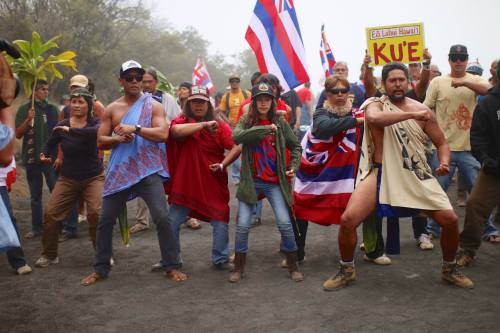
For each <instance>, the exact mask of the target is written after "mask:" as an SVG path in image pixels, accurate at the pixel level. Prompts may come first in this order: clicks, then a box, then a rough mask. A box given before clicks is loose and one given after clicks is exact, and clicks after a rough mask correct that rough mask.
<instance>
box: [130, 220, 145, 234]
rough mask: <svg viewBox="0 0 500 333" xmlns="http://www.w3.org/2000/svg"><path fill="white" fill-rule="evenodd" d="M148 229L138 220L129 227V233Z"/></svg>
mask: <svg viewBox="0 0 500 333" xmlns="http://www.w3.org/2000/svg"><path fill="white" fill-rule="evenodd" d="M148 229H149V226H147V225H145V224H142V223H139V222H138V223H136V224H134V225H133V226H132V227H131V228H130V234H136V233H138V232H141V231H144V230H148Z"/></svg>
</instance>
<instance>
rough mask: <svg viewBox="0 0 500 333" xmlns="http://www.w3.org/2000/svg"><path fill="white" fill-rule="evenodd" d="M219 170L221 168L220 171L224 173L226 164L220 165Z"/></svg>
mask: <svg viewBox="0 0 500 333" xmlns="http://www.w3.org/2000/svg"><path fill="white" fill-rule="evenodd" d="M219 168H220V171H224V164H222V163H219Z"/></svg>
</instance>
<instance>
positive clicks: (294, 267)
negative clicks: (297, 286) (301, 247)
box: [285, 251, 304, 282]
mask: <svg viewBox="0 0 500 333" xmlns="http://www.w3.org/2000/svg"><path fill="white" fill-rule="evenodd" d="M285 255H286V264H287V268H288V272H289V273H290V278H291V279H292V280H293V281H295V282H300V281H304V275H303V274H302V273H301V272H300V271H299V264H298V262H299V259H298V257H297V251H294V252H286V253H285Z"/></svg>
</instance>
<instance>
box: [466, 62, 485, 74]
mask: <svg viewBox="0 0 500 333" xmlns="http://www.w3.org/2000/svg"><path fill="white" fill-rule="evenodd" d="M465 71H466V72H467V73H470V74H475V75H479V76H481V75H483V66H481V64H480V63H479V61H473V62H469V63H468V64H467V68H466V69H465Z"/></svg>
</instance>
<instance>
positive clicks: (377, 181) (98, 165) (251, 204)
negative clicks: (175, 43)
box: [9, 45, 500, 291]
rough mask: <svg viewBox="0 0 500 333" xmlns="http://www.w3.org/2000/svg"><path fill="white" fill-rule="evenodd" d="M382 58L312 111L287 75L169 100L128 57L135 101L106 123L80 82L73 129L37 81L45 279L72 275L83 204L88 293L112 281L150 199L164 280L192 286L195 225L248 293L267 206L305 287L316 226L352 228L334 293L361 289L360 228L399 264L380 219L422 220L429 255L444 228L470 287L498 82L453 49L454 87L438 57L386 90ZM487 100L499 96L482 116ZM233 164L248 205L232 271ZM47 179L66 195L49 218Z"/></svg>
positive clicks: (331, 81) (417, 223)
mask: <svg viewBox="0 0 500 333" xmlns="http://www.w3.org/2000/svg"><path fill="white" fill-rule="evenodd" d="M370 60H371V59H370V56H369V55H367V56H366V57H365V60H364V63H363V66H362V74H361V82H359V83H350V82H349V81H348V80H347V76H348V67H347V64H345V63H343V62H339V63H337V64H336V66H335V75H334V76H331V77H329V78H327V80H326V82H325V85H324V91H323V92H322V95H321V96H320V99H319V102H318V105H317V107H316V110H315V111H314V112H313V108H312V94H311V93H310V91H308V87H306V88H304V89H302V90H300V91H299V92H297V93H296V92H295V91H293V90H292V91H291V92H288V93H287V94H285V95H282V88H281V86H280V83H279V80H278V79H277V78H276V76H274V75H273V74H261V73H256V74H255V75H254V76H253V77H252V82H251V83H252V89H251V91H242V90H241V89H240V88H239V83H240V82H239V77H237V76H231V77H230V79H229V82H230V85H231V91H230V92H228V93H227V94H226V95H225V96H223V97H222V99H221V100H220V104H219V105H218V106H217V107H215V106H214V105H213V102H212V100H211V97H210V96H209V93H208V90H207V89H206V88H205V87H202V86H192V85H190V84H188V83H184V84H181V86H180V87H179V93H178V100H177V101H176V100H175V99H174V98H173V97H171V96H170V95H168V94H163V93H161V92H157V91H156V89H155V82H156V81H157V79H156V74H155V72H154V71H152V70H150V69H148V70H145V69H143V68H142V66H141V65H140V64H139V63H138V62H136V61H134V60H129V61H127V62H125V63H123V64H122V66H121V67H120V71H119V82H120V85H121V87H122V88H123V93H124V94H123V96H122V97H120V98H119V99H118V100H116V101H114V102H113V103H111V104H110V105H108V106H107V108H105V109H102V110H101V112H98V111H96V110H97V108H98V107H97V105H98V102H97V101H96V98H95V96H94V94H93V92H92V91H89V89H88V84H87V85H86V86H85V82H84V80H83V81H82V80H81V78H80V80H75V82H77V83H82V84H81V85H80V86H76V87H71V94H70V99H69V112H68V114H67V115H66V117H65V118H64V120H61V121H59V116H58V111H57V109H55V108H54V107H52V106H51V105H50V104H48V103H46V102H45V101H46V98H47V94H48V85H47V83H46V82H39V83H38V85H37V87H36V88H35V96H37V101H38V102H36V103H38V104H36V107H35V108H29V106H28V105H27V106H23V107H22V108H21V109H20V110H19V111H18V114H17V116H16V136H17V137H18V138H23V152H22V156H23V164H24V165H25V167H26V170H27V177H28V182H29V184H30V192H31V198H32V199H31V201H32V214H33V216H32V221H33V230H32V231H31V234H29V235H28V237H34V236H37V235H38V234H42V244H43V251H42V255H41V257H40V258H39V259H38V260H37V261H36V266H38V267H47V266H49V265H51V264H57V263H58V262H59V256H58V237H59V231H60V229H61V228H62V224H63V222H64V220H65V219H68V218H69V217H70V216H71V215H72V214H73V213H72V212H75V211H76V212H77V211H78V209H79V207H80V206H82V205H81V204H80V201H81V200H83V202H84V205H83V206H84V207H85V209H86V220H87V222H88V224H89V234H90V238H91V240H92V244H93V246H94V248H95V253H96V255H95V261H94V271H93V272H92V273H91V274H90V275H88V276H87V277H85V278H84V279H83V280H82V282H81V283H82V285H85V286H89V285H92V284H94V283H96V282H98V281H100V280H102V279H105V278H107V277H108V274H109V272H110V270H111V266H112V265H113V258H112V234H113V233H112V231H113V227H114V224H115V223H116V221H117V219H118V218H119V216H120V215H122V213H123V211H124V210H125V209H126V203H127V201H129V200H131V199H133V198H135V197H140V198H141V199H142V200H143V201H144V203H145V206H147V208H148V210H149V214H150V215H151V220H152V222H153V223H154V224H155V225H156V230H157V237H158V242H159V247H160V254H161V258H160V261H159V263H157V264H155V265H153V269H155V270H162V271H164V272H166V275H167V277H168V278H170V279H171V280H173V281H176V282H181V281H185V280H186V279H187V278H188V276H187V275H186V274H185V273H183V272H182V263H183V260H182V257H181V241H180V227H181V225H182V224H183V223H185V222H186V221H187V220H188V219H189V218H190V217H191V218H195V219H197V220H199V221H205V222H208V223H210V224H211V226H212V228H213V244H212V255H211V260H212V263H213V266H214V267H215V268H216V269H228V270H231V273H230V275H229V281H230V282H233V283H236V282H239V281H240V280H241V279H242V278H243V277H244V271H245V263H246V257H247V253H248V237H249V232H250V230H251V227H252V226H253V225H254V223H255V221H256V220H260V211H261V210H262V203H261V200H262V199H263V198H266V199H267V200H268V201H269V203H270V205H271V208H272V210H273V212H274V216H275V221H276V225H277V227H278V230H279V232H280V234H281V245H280V250H281V252H282V253H283V254H284V256H285V260H283V262H282V267H284V268H288V271H289V275H290V278H291V279H292V280H293V281H297V282H299V281H302V280H303V279H304V276H303V274H302V272H301V271H300V268H299V266H300V264H301V263H303V262H304V261H305V245H306V235H307V229H308V223H309V222H314V223H318V224H321V225H332V224H337V225H340V229H339V234H338V244H339V250H340V256H341V260H340V264H339V265H340V268H339V271H338V273H337V274H336V275H335V276H333V277H332V278H330V279H328V280H326V281H325V283H324V285H323V288H324V289H325V290H328V291H329V290H337V289H339V288H341V287H344V286H346V285H348V284H349V283H350V282H352V281H353V280H355V278H356V273H355V267H354V251H355V247H356V242H357V234H356V228H357V227H358V226H359V225H360V224H361V223H363V222H364V223H365V224H366V225H374V228H375V230H376V238H378V240H376V241H375V243H376V244H375V246H374V247H370V248H366V249H365V251H366V254H365V259H366V260H367V261H372V262H375V263H377V264H390V259H389V258H388V257H386V256H385V254H384V242H383V240H382V234H381V227H380V226H381V223H382V218H383V217H387V218H388V219H393V220H394V219H395V220H396V223H397V218H399V217H413V227H414V230H415V238H416V241H417V245H419V246H420V247H421V248H422V249H424V248H431V247H430V246H428V244H429V243H430V237H429V231H428V230H427V228H426V225H427V217H429V218H431V219H432V220H431V222H429V224H432V223H433V221H435V223H436V224H437V225H439V226H440V227H441V229H442V233H441V246H442V249H443V265H442V278H443V280H445V281H447V282H449V283H451V284H453V285H456V286H459V287H463V288H472V287H473V282H472V281H471V280H470V279H469V278H467V277H466V276H464V275H463V274H461V273H460V272H459V271H458V269H457V267H458V266H459V265H460V266H465V265H467V264H469V263H471V262H472V261H474V258H475V253H476V250H477V249H478V248H479V245H480V243H481V235H482V231H483V230H482V229H481V228H483V229H484V225H485V224H486V221H487V220H488V218H490V217H489V216H490V215H491V213H492V210H493V209H494V208H495V207H496V206H497V205H498V204H499V202H498V198H499V197H500V195H496V196H493V198H492V197H491V196H488V197H487V198H486V195H485V194H484V192H485V191H488V193H490V192H491V193H498V191H499V190H500V185H499V183H498V182H499V178H498V177H500V167H499V163H500V162H499V158H500V152H499V151H498V149H499V148H498V147H500V142H499V141H498V140H499V139H498V131H495V127H494V126H497V123H498V122H500V116H498V115H497V114H496V113H495V114H493V113H494V111H492V110H493V109H494V108H495V107H497V106H498V89H499V88H498V79H497V76H496V75H498V74H497V72H495V77H496V79H495V80H496V81H495V82H493V84H489V83H488V82H484V81H483V80H482V79H481V78H480V77H474V76H472V75H471V74H468V73H466V69H467V67H466V65H467V61H468V53H467V48H466V47H465V46H463V45H454V46H452V47H451V48H450V52H449V63H450V67H451V73H450V74H449V75H446V76H441V77H431V63H430V62H431V56H430V53H429V52H428V51H426V53H425V61H424V63H423V64H422V65H421V67H420V71H419V72H418V76H419V77H418V80H417V81H415V82H412V80H411V75H410V72H409V70H408V68H407V67H406V66H405V65H403V64H401V63H390V64H387V65H385V66H384V68H383V70H382V80H381V86H380V87H377V86H376V84H375V78H374V76H373V69H372V68H370V67H369V65H368V64H369V63H370V62H371V61H370ZM436 75H437V74H436ZM80 76H81V75H80ZM80 76H79V77H80ZM149 81H151V82H149ZM429 82H430V83H429ZM87 83H88V82H87ZM492 86H493V88H492V90H489V89H490V88H491V87H492ZM182 89H184V91H182ZM479 95H487V97H486V99H485V100H484V101H482V102H481V103H480V104H479V106H478V107H477V108H476V104H477V101H476V100H477V96H479ZM296 101H297V102H296ZM422 102H423V103H422ZM495 103H496V104H495ZM475 109H476V112H474V110H475ZM495 112H496V111H495ZM473 115H474V116H473ZM497 116H498V119H496V118H495V117H497ZM311 120H312V121H311ZM309 124H311V126H310V127H309V129H307V127H306V126H307V125H309ZM304 125H305V126H304ZM471 127H472V130H471ZM496 128H498V127H496ZM304 130H305V131H304ZM302 137H303V138H302ZM299 138H302V141H301V142H302V143H300V142H299ZM431 143H432V144H431ZM471 144H472V147H471ZM109 150H111V153H109V152H108V153H106V152H107V151H109ZM471 150H472V153H471ZM450 151H451V153H450ZM106 154H108V156H109V157H108V158H106V161H107V163H106V164H107V166H106V167H105V168H104V166H103V156H106ZM231 165H232V172H231V174H232V177H233V181H234V182H235V184H236V185H237V186H238V189H237V193H236V197H237V199H238V201H239V205H238V212H237V224H236V231H235V245H234V257H233V258H232V257H231V255H230V251H229V232H228V224H229V216H230V214H229V201H230V194H229V187H228V186H229V183H228V174H227V168H228V167H229V166H231ZM53 166H57V168H58V169H59V170H58V171H59V175H58V176H57V178H56V175H55V173H54V170H53ZM457 168H458V169H459V172H460V173H461V176H462V178H463V180H464V181H465V184H466V190H467V191H468V192H470V191H471V190H472V193H471V197H470V198H469V201H468V202H467V213H466V221H465V229H464V231H463V232H462V234H460V235H459V231H458V218H457V216H456V214H455V213H454V211H453V208H452V206H451V204H450V201H449V200H448V197H447V195H446V192H445V191H446V189H447V186H448V184H449V181H450V179H451V177H452V176H453V173H454V172H455V169H457ZM478 173H479V178H478V181H477V183H476V176H477V175H478ZM42 176H45V178H46V181H47V184H48V185H49V189H50V190H51V191H52V193H51V197H50V199H49V201H48V204H47V206H46V208H45V210H44V212H43V214H42V209H41V192H42ZM48 179H50V183H49V181H48ZM56 179H57V180H56ZM478 188H479V189H478ZM495 191H496V192H495ZM167 202H168V204H167ZM146 211H147V210H146ZM76 215H78V214H76ZM42 216H43V218H42ZM42 219H43V222H42ZM136 228H137V229H140V228H142V227H136ZM423 235H424V236H423ZM436 236H438V235H436ZM398 237H399V235H398ZM424 243H425V244H426V245H425V246H422V244H424ZM459 244H460V246H461V250H460V251H458V247H459ZM431 245H432V244H431ZM457 251H458V254H457ZM17 256H18V257H20V256H22V251H21V253H18V254H17ZM9 258H10V257H9ZM23 266H26V263H25V262H24V265H23ZM13 267H14V266H13ZM28 267H29V266H28ZM18 273H20V272H19V271H18Z"/></svg>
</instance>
